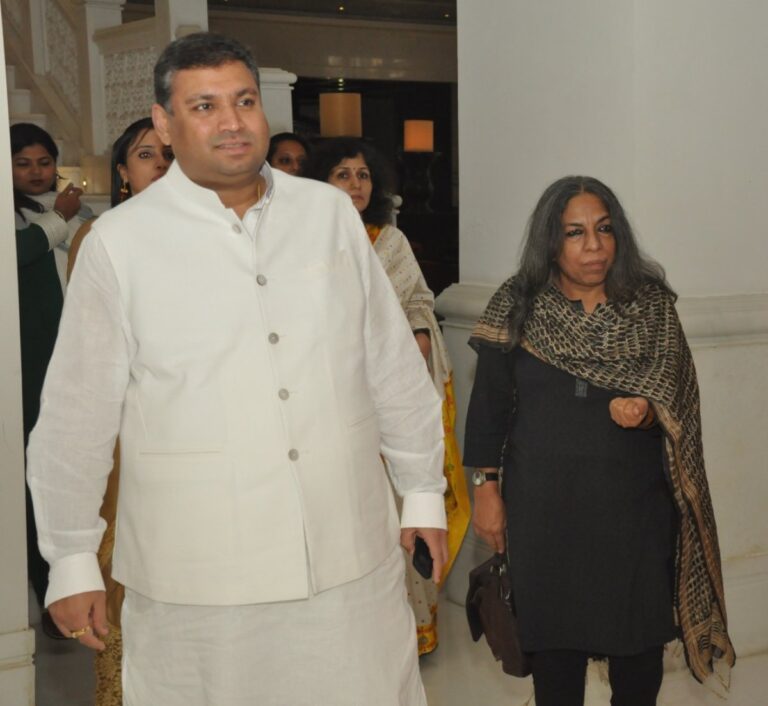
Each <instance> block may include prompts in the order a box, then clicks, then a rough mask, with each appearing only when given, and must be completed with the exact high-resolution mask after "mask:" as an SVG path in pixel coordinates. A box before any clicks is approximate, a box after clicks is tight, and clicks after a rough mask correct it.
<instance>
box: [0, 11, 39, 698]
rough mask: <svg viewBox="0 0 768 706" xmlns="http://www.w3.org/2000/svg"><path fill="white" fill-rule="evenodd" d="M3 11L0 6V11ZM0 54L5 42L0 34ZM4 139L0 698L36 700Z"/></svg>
mask: <svg viewBox="0 0 768 706" xmlns="http://www.w3.org/2000/svg"><path fill="white" fill-rule="evenodd" d="M1 13H2V11H1V10H0V14H1ZM0 56H2V57H3V63H5V47H4V43H3V37H2V34H0ZM7 95H8V94H7V86H6V81H5V72H4V71H3V72H2V74H0V133H1V134H3V135H7V134H8V129H9V124H8V100H7ZM10 165H11V155H10V149H9V144H8V140H7V139H5V140H0V214H2V217H1V218H0V220H1V221H2V224H1V225H2V232H3V233H5V234H6V236H5V237H3V238H0V429H2V434H0V702H2V704H3V706H29V704H31V703H34V692H35V668H34V666H33V664H32V655H33V654H34V649H35V636H34V632H33V631H32V630H30V628H29V624H28V614H27V611H28V606H27V560H26V541H25V536H26V531H25V503H24V449H23V445H24V442H23V432H22V420H21V360H20V352H19V302H18V289H17V270H16V245H15V241H14V240H12V239H11V237H10V234H11V233H12V232H13V228H14V224H13V181H12V179H11V168H10Z"/></svg>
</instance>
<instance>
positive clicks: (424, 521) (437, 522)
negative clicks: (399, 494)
mask: <svg viewBox="0 0 768 706" xmlns="http://www.w3.org/2000/svg"><path fill="white" fill-rule="evenodd" d="M400 526H401V527H404V528H405V527H435V528H437V529H447V528H448V523H447V522H446V519H445V501H444V500H443V495H442V493H408V495H406V496H405V497H404V498H403V512H402V514H401V516H400Z"/></svg>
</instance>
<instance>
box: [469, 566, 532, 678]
mask: <svg viewBox="0 0 768 706" xmlns="http://www.w3.org/2000/svg"><path fill="white" fill-rule="evenodd" d="M466 608H467V621H468V622H469V629H470V631H471V633H472V639H473V640H474V641H475V642H477V641H478V640H479V639H480V636H481V635H482V634H483V633H485V639H486V641H487V642H488V646H489V647H490V648H491V652H493V656H494V657H495V658H496V659H497V660H499V661H500V662H501V668H502V669H503V670H504V672H506V673H507V674H511V675H512V676H513V677H527V676H528V675H529V674H530V673H531V665H530V660H529V658H528V655H527V654H526V653H525V652H523V651H522V649H520V639H519V635H518V630H517V616H516V614H515V601H514V597H513V595H512V578H511V577H510V575H509V567H508V565H507V561H506V557H505V556H504V554H495V555H494V556H492V557H491V558H490V559H488V561H485V562H483V563H482V564H480V566H478V567H477V568H475V569H473V570H472V571H470V573H469V591H468V592H467V601H466Z"/></svg>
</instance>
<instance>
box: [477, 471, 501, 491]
mask: <svg viewBox="0 0 768 706" xmlns="http://www.w3.org/2000/svg"><path fill="white" fill-rule="evenodd" d="M489 480H495V481H498V480H499V474H498V473H484V472H483V471H481V470H480V469H479V468H476V469H475V471H474V473H472V485H474V486H476V487H479V486H481V485H483V483H487V482H488V481H489Z"/></svg>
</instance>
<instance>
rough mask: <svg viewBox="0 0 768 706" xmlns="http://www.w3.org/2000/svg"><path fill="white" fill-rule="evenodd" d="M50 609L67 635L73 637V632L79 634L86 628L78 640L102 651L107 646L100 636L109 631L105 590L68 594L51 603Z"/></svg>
mask: <svg viewBox="0 0 768 706" xmlns="http://www.w3.org/2000/svg"><path fill="white" fill-rule="evenodd" d="M48 611H49V612H50V614H51V617H52V618H53V622H54V623H56V627H57V628H59V630H60V631H61V634H62V635H64V636H65V637H72V633H75V634H77V633H79V632H80V631H82V630H83V629H84V628H85V629H86V631H85V632H84V633H83V634H82V635H80V637H78V640H79V641H80V642H81V643H82V644H83V645H85V646H86V647H90V648H91V649H93V650H99V651H101V650H103V649H104V648H105V645H104V643H103V642H102V641H101V640H100V639H99V637H98V636H101V637H104V636H105V635H106V634H107V633H108V632H109V628H108V627H107V594H106V592H105V591H88V592H87V593H76V594H75V595H74V596H67V597H66V598H62V599H60V600H58V601H54V602H53V603H51V605H49V606H48Z"/></svg>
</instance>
